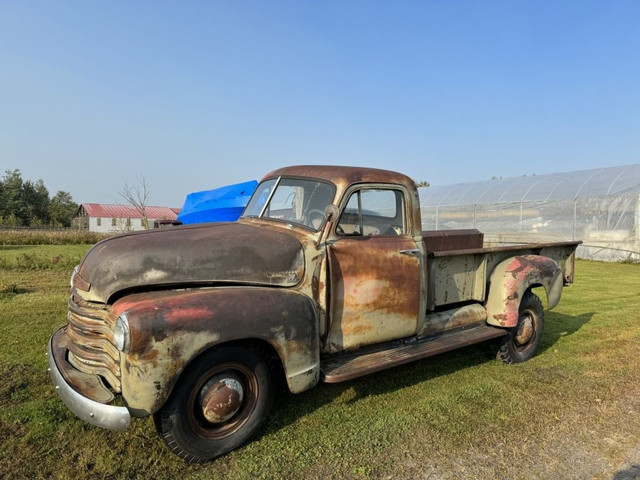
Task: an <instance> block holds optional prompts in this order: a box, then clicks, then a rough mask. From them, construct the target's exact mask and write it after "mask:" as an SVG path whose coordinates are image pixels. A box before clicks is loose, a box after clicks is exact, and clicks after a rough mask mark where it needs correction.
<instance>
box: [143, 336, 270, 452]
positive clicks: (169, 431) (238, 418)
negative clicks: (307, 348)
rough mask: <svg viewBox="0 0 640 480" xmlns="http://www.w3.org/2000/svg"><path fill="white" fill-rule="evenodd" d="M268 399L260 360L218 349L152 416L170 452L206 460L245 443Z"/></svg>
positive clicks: (265, 372)
mask: <svg viewBox="0 0 640 480" xmlns="http://www.w3.org/2000/svg"><path fill="white" fill-rule="evenodd" d="M272 400H273V388H272V385H271V378H270V374H269V370H268V368H267V365H266V363H265V361H264V359H262V358H261V357H260V356H259V355H258V354H257V353H256V352H255V351H253V350H250V349H247V348H242V347H234V346H229V347H221V348H218V349H215V350H212V351H210V352H207V353H205V354H203V355H202V356H201V357H200V358H198V359H197V360H196V361H195V363H193V364H192V365H190V366H189V367H188V368H187V370H186V371H185V372H184V374H183V375H182V377H181V378H180V380H179V382H178V384H177V385H176V387H175V389H174V391H173V392H172V394H171V396H170V397H169V399H168V400H167V402H166V403H165V405H164V406H163V407H162V409H160V411H158V412H157V413H155V414H154V416H153V418H154V422H155V424H156V427H157V429H158V431H159V432H160V434H161V435H162V438H163V440H164V441H165V443H166V444H167V446H168V447H169V449H171V451H172V452H173V453H175V454H176V455H178V456H180V457H181V458H183V459H185V460H187V461H189V462H206V461H208V460H213V459H214V458H216V457H219V456H221V455H224V454H226V453H228V452H230V451H231V450H234V449H235V448H237V447H239V446H240V445H242V444H243V443H244V442H246V441H247V440H248V439H249V438H250V437H251V436H252V435H253V434H254V433H255V432H256V431H257V430H258V428H260V426H261V425H262V423H263V421H264V419H265V418H266V416H267V414H268V412H269V409H270V408H271V403H272Z"/></svg>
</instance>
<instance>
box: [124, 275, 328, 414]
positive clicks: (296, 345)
mask: <svg viewBox="0 0 640 480" xmlns="http://www.w3.org/2000/svg"><path fill="white" fill-rule="evenodd" d="M113 312H114V314H115V315H120V314H122V313H124V314H125V315H126V316H127V319H128V321H129V329H130V340H131V341H130V344H131V346H130V349H129V351H128V352H127V353H123V354H122V355H121V362H120V363H121V382H122V395H123V397H124V398H125V400H126V402H127V405H128V407H129V409H130V411H131V412H132V414H133V415H136V416H144V415H148V414H151V413H154V412H155V411H157V410H158V409H159V408H160V407H161V406H162V405H163V404H164V402H165V401H166V399H167V398H168V396H169V394H170V393H171V390H172V389H173V387H174V385H175V383H176V381H177V380H178V378H179V377H180V374H181V373H182V371H183V370H184V368H185V367H186V366H187V365H188V363H189V362H190V361H191V360H193V359H194V358H195V357H197V356H198V355H200V354H201V353H202V352H204V351H205V350H207V349H209V348H211V347H213V346H215V345H218V344H222V343H227V342H232V341H238V340H246V339H251V340H260V341H264V342H268V343H269V344H270V345H272V346H273V348H274V349H275V350H276V351H277V352H278V355H279V356H280V360H281V361H282V365H283V367H284V372H285V375H286V378H287V383H288V385H289V389H290V390H291V391H292V392H293V393H298V392H302V391H304V390H308V389H309V388H311V387H313V386H314V385H315V384H316V383H317V382H318V379H319V370H320V346H319V333H318V321H317V318H316V310H315V308H314V306H313V303H312V302H311V300H310V299H309V298H307V297H306V296H304V295H302V294H299V293H296V292H292V291H290V290H284V289H279V288H267V287H223V288H207V289H194V290H182V291H164V292H153V293H141V294H135V295H131V296H128V297H125V298H122V299H121V300H119V301H118V302H116V303H115V304H114V306H113Z"/></svg>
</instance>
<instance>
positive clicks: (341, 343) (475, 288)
mask: <svg viewBox="0 0 640 480" xmlns="http://www.w3.org/2000/svg"><path fill="white" fill-rule="evenodd" d="M419 205H420V204H419V199H418V192H417V189H416V186H415V184H414V182H413V181H412V180H411V179H410V178H408V177H407V176H405V175H402V174H399V173H396V172H391V171H385V170H378V169H368V168H355V167H337V166H296V167H288V168H282V169H280V170H276V171H274V172H271V173H269V174H268V175H266V176H265V177H264V178H263V179H262V181H261V183H260V184H259V186H258V187H257V189H256V191H255V193H254V194H253V196H252V197H251V200H250V201H249V203H248V205H247V207H246V209H245V210H244V213H243V215H242V216H241V218H240V219H239V220H238V221H237V222H234V223H222V224H199V225H191V226H184V227H175V228H170V229H160V230H150V231H146V232H139V233H129V234H124V235H120V236H117V237H112V238H109V239H106V240H104V241H102V242H100V243H98V244H96V245H95V246H94V247H93V248H92V249H91V250H90V251H89V252H88V253H87V255H86V256H85V257H84V259H83V260H82V263H81V264H80V265H78V266H77V267H76V268H75V270H74V272H73V274H72V277H71V294H70V298H69V309H68V315H67V323H66V325H65V326H63V327H61V328H60V329H59V330H57V331H56V332H55V333H54V334H53V336H52V337H51V340H50V342H49V346H48V355H49V361H48V362H49V372H50V375H51V377H52V380H53V383H54V384H55V388H56V390H57V392H58V394H59V395H60V397H61V398H62V400H63V401H64V403H65V404H66V405H67V407H68V408H69V409H70V410H71V411H72V412H73V413H75V414H76V415H77V416H78V417H80V418H81V419H83V420H85V421H87V422H89V423H91V424H94V425H97V426H100V427H104V428H108V429H113V430H124V429H126V428H127V427H128V425H129V424H130V421H131V417H144V416H149V415H152V416H153V418H154V421H155V424H156V426H157V429H158V431H159V432H160V433H161V435H162V437H163V439H164V441H165V442H166V444H167V445H168V447H169V448H170V449H171V451H173V452H174V453H175V454H177V455H179V456H180V457H182V458H183V459H185V460H187V461H207V460H211V459H213V458H216V457H218V456H220V455H224V454H225V453H227V452H229V451H231V450H233V449H234V448H237V447H238V446H240V445H241V444H243V443H244V442H246V441H247V440H248V439H249V438H250V437H251V436H252V435H253V434H254V433H255V432H256V430H257V429H258V428H259V427H260V425H261V424H262V423H263V421H264V419H265V417H266V416H267V414H268V411H269V409H270V407H271V404H272V400H273V397H274V390H275V389H274V383H275V382H278V381H282V382H283V385H286V386H287V387H288V390H289V391H291V392H292V393H299V392H303V391H305V390H308V389H310V388H312V387H314V386H316V385H317V384H318V383H319V382H329V383H330V382H343V381H349V380H352V379H354V378H357V377H360V376H362V375H367V374H370V373H373V372H378V371H381V370H383V369H386V368H390V367H395V366H398V365H402V364H405V363H407V362H411V361H414V360H418V359H422V358H425V357H429V356H432V355H435V354H439V353H442V352H446V351H449V350H453V349H456V348H459V347H463V346H466V345H470V344H474V343H479V342H485V341H493V342H496V344H497V348H496V350H497V356H498V358H499V359H501V360H503V361H504V362H506V363H512V362H522V361H525V360H527V359H529V358H531V357H532V356H533V355H534V353H535V351H536V348H537V347H538V345H539V343H540V339H541V337H542V332H543V307H542V303H541V301H540V299H539V298H538V296H536V294H534V293H533V292H532V289H534V288H536V287H541V288H540V289H539V290H537V291H539V292H542V293H543V294H544V295H546V299H547V305H548V308H553V307H554V306H556V305H557V303H558V302H559V300H560V295H561V293H562V288H563V285H568V284H570V283H572V282H573V275H574V255H575V249H576V246H577V245H578V243H579V242H564V243H547V244H527V245H519V246H509V247H486V246H484V245H483V235H482V233H480V232H479V231H477V230H458V231H449V232H447V231H436V232H423V231H422V228H421V222H420V206H419Z"/></svg>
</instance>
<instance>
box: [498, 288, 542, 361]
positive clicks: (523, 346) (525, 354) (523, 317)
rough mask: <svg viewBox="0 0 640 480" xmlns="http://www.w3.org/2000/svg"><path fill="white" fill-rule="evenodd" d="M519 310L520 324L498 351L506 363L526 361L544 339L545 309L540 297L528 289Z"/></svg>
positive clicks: (499, 356) (503, 341)
mask: <svg viewBox="0 0 640 480" xmlns="http://www.w3.org/2000/svg"><path fill="white" fill-rule="evenodd" d="M518 311H519V315H518V324H517V325H516V326H515V327H514V328H513V329H511V331H510V332H509V335H507V336H506V337H504V339H503V340H502V342H501V343H500V344H499V347H498V351H497V353H496V358H497V359H498V360H502V361H503V362H504V363H521V362H526V361H527V360H529V359H530V358H531V357H533V356H534V355H535V353H536V351H537V350H538V346H539V345H540V341H541V340H542V333H543V331H544V310H543V309H542V302H541V301H540V298H538V296H537V295H536V294H535V293H532V292H531V291H530V290H527V292H525V294H524V295H523V296H522V300H521V301H520V308H519V309H518Z"/></svg>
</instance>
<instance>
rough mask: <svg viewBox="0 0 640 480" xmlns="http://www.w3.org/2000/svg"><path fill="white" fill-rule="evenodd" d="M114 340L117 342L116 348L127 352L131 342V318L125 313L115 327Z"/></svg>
mask: <svg viewBox="0 0 640 480" xmlns="http://www.w3.org/2000/svg"><path fill="white" fill-rule="evenodd" d="M113 341H114V342H115V344H116V348H117V349H118V350H120V351H121V352H124V353H127V352H128V351H129V347H130V343H131V340H130V338H129V320H128V319H127V315H126V314H124V313H123V314H121V315H120V316H119V317H118V319H117V320H116V325H115V327H113Z"/></svg>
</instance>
